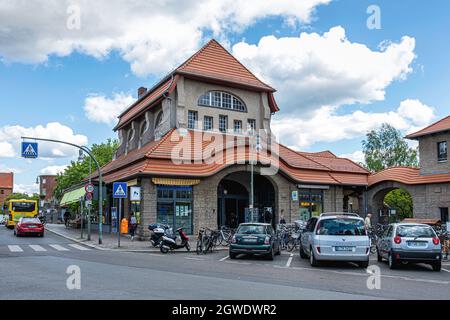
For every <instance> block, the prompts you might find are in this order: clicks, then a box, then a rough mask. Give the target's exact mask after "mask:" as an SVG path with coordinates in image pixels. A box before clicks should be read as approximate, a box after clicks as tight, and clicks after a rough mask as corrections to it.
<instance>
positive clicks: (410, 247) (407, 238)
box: [377, 223, 442, 271]
mask: <svg viewBox="0 0 450 320" xmlns="http://www.w3.org/2000/svg"><path fill="white" fill-rule="evenodd" d="M377 256H378V261H379V262H382V261H383V259H386V260H387V261H388V263H389V267H390V268H391V269H394V268H396V267H398V266H399V264H400V263H408V262H413V263H427V264H430V265H431V266H432V267H433V270H434V271H440V270H441V259H442V248H441V242H440V241H439V238H438V237H437V235H436V232H434V230H433V228H432V227H430V226H429V225H426V224H420V223H393V224H390V225H389V226H388V227H387V228H386V230H385V231H384V232H383V235H382V236H381V237H380V238H379V239H378V242H377Z"/></svg>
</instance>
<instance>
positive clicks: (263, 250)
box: [230, 223, 280, 260]
mask: <svg viewBox="0 0 450 320" xmlns="http://www.w3.org/2000/svg"><path fill="white" fill-rule="evenodd" d="M240 253H244V254H260V255H265V256H266V257H267V258H268V259H270V260H273V258H274V256H275V255H279V254H280V240H279V239H278V235H277V234H276V232H275V231H274V230H273V228H272V226H271V225H270V224H268V223H241V224H240V225H239V227H238V229H237V230H236V233H235V234H234V236H233V238H232V239H231V243H230V259H235V258H236V256H237V255H238V254H240Z"/></svg>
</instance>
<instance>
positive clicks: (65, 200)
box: [60, 187, 86, 206]
mask: <svg viewBox="0 0 450 320" xmlns="http://www.w3.org/2000/svg"><path fill="white" fill-rule="evenodd" d="M85 194H86V191H85V190H84V187H81V188H79V189H75V190H72V191H69V192H66V193H64V195H63V197H62V199H61V202H60V205H61V206H64V205H68V204H71V203H74V202H78V201H80V198H81V197H84V196H85Z"/></svg>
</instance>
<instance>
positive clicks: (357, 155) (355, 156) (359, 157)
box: [339, 150, 365, 163]
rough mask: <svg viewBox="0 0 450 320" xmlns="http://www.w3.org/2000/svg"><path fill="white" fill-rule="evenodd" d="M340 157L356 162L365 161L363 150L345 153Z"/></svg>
mask: <svg viewBox="0 0 450 320" xmlns="http://www.w3.org/2000/svg"><path fill="white" fill-rule="evenodd" d="M339 157H340V158H347V159H350V160H352V161H354V162H356V163H364V161H365V159H364V153H363V152H362V151H361V150H358V151H355V152H352V153H344V154H341V155H340V156H339Z"/></svg>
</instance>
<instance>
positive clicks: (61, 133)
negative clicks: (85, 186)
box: [0, 122, 88, 158]
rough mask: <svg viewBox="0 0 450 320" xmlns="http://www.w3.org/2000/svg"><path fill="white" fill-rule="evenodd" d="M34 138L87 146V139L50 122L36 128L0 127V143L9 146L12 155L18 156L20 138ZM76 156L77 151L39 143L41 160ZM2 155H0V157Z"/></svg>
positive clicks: (48, 143) (62, 146) (49, 143)
mask: <svg viewBox="0 0 450 320" xmlns="http://www.w3.org/2000/svg"><path fill="white" fill-rule="evenodd" d="M22 136H28V137H35V138H46V139H56V140H62V141H67V142H71V143H74V144H78V145H87V143H88V139H87V137H86V136H84V135H81V134H75V133H74V132H73V130H72V129H71V128H69V127H67V126H65V125H63V124H61V123H59V122H50V123H48V124H46V125H45V126H43V125H38V126H36V127H28V128H26V127H22V126H19V125H15V126H4V127H0V141H2V142H3V143H6V144H9V145H10V146H11V148H13V151H14V155H15V156H20V146H21V141H22V139H21V137H22ZM77 155H78V149H76V148H74V147H71V146H67V145H62V144H58V143H51V142H39V157H43V158H61V157H73V156H77ZM2 156H3V155H2V154H0V157H2Z"/></svg>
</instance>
